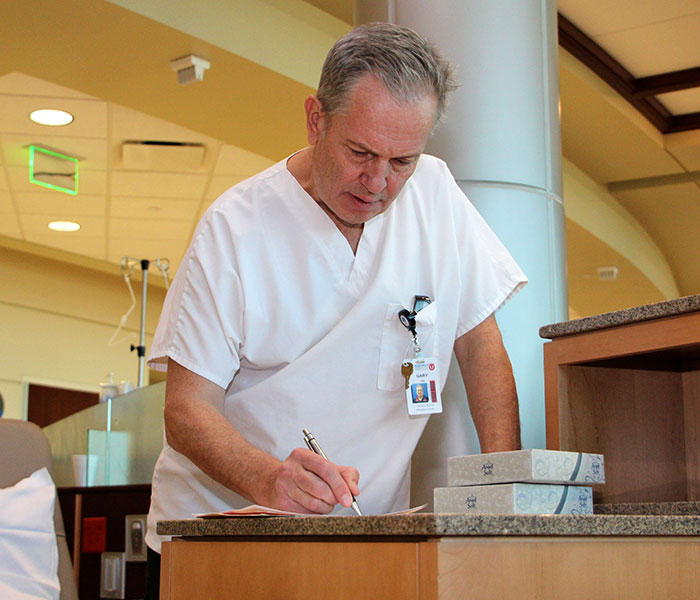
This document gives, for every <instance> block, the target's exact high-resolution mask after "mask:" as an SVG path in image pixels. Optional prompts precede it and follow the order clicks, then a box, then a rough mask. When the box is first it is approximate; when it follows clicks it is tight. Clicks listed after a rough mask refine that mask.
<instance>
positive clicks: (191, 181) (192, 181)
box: [112, 171, 207, 199]
mask: <svg viewBox="0 0 700 600" xmlns="http://www.w3.org/2000/svg"><path fill="white" fill-rule="evenodd" d="M206 182H207V176H206V175H199V174H186V175H180V174H175V173H144V172H134V171H114V172H113V173H112V194H114V195H115V196H132V197H152V196H157V197H162V198H191V199H199V198H201V197H202V196H203V194H204V187H205V185H206Z"/></svg>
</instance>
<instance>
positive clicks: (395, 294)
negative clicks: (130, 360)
mask: <svg viewBox="0 0 700 600" xmlns="http://www.w3.org/2000/svg"><path fill="white" fill-rule="evenodd" d="M525 282H526V278H525V276H524V275H523V273H522V271H521V270H520V268H519V267H518V266H517V264H516V263H515V262H514V260H513V259H512V257H511V256H510V254H509V253H508V252H507V250H506V249H505V248H504V247H503V245H502V244H501V243H500V241H499V240H498V239H497V238H496V237H495V235H494V233H493V232H492V231H491V229H490V228H489V227H488V226H487V225H486V223H485V222H484V221H483V219H482V218H481V217H480V216H479V214H478V213H477V211H476V210H475V209H474V207H473V206H472V205H471V204H470V203H469V201H468V200H467V199H466V197H465V196H464V194H463V193H462V192H461V190H460V189H459V187H458V186H457V184H456V183H455V181H454V178H453V177H452V175H451V174H450V173H449V171H448V169H447V167H446V165H445V164H444V163H443V162H442V161H440V160H439V159H437V158H434V157H432V156H427V155H423V156H422V157H421V158H420V160H419V163H418V166H417V168H416V171H415V173H414V174H413V175H412V177H411V178H410V179H409V180H408V181H407V183H406V185H405V186H404V188H403V190H402V191H401V193H400V194H399V196H398V197H397V199H396V200H395V202H394V203H393V204H392V205H391V207H390V208H389V209H388V210H387V211H386V212H384V213H383V214H381V215H378V216H376V217H374V218H373V219H371V220H370V221H368V222H367V223H366V224H365V227H364V231H363V233H362V237H361V239H360V243H359V246H358V248H357V253H356V255H354V254H353V252H352V250H351V248H350V245H349V244H348V242H347V240H346V239H345V237H344V236H343V235H342V233H341V232H340V231H339V230H338V228H337V227H336V226H335V224H334V223H333V222H332V221H331V219H330V218H329V217H328V215H326V213H325V212H324V211H323V210H322V209H321V207H319V206H318V204H317V203H316V202H315V201H314V200H313V199H312V198H311V197H310V196H309V195H308V194H307V193H306V192H305V191H304V190H303V188H302V187H301V186H300V185H299V183H298V182H297V181H296V179H295V178H294V177H293V176H292V175H291V173H289V171H288V170H287V168H286V161H282V162H280V163H278V164H276V165H274V166H272V167H270V168H269V169H267V170H266V171H263V172H262V173H260V174H259V175H257V176H255V177H253V178H251V179H248V180H246V181H244V182H242V183H240V184H238V185H236V186H234V187H233V188H231V189H230V190H228V191H227V192H225V193H224V194H223V195H222V196H221V197H220V198H219V199H218V200H217V201H216V202H215V203H214V204H213V205H212V206H211V207H210V209H209V210H208V211H207V213H206V214H205V216H204V218H203V219H202V221H201V222H200V224H199V226H198V228H197V230H196V231H195V235H194V237H193V240H192V243H191V245H190V248H189V249H188V251H187V254H186V256H185V258H184V260H183V262H182V265H181V266H180V268H179V269H178V272H177V275H176V277H175V280H174V282H173V285H172V286H171V287H170V290H169V291H168V295H167V298H166V301H165V305H164V308H163V312H162V315H161V320H160V323H159V325H158V329H157V331H156V335H155V338H154V341H153V344H152V347H151V352H150V356H149V364H150V365H151V366H152V367H153V368H156V369H157V368H160V369H164V368H165V363H166V362H167V357H170V358H172V359H173V360H175V361H176V362H178V363H180V364H181V365H183V366H184V367H186V368H188V369H190V370H191V371H193V372H195V373H197V374H199V375H201V376H203V377H205V378H207V379H209V380H210V381H212V382H214V383H215V384H217V385H219V386H221V387H222V388H225V389H226V395H225V403H224V409H223V411H224V416H225V417H226V418H227V419H228V420H229V421H230V422H231V423H233V424H234V425H235V427H236V428H237V429H238V430H239V431H240V432H241V433H242V435H243V436H244V437H245V438H246V439H247V440H248V441H249V442H250V443H251V444H253V445H255V446H257V447H258V448H260V449H262V450H264V451H266V452H268V453H270V454H272V455H273V456H276V457H277V458H279V459H280V460H283V459H285V458H286V457H287V456H288V455H289V453H290V452H291V451H292V450H293V449H294V448H296V447H303V446H304V442H303V437H302V429H303V428H306V429H309V430H310V431H312V432H313V434H314V435H315V436H316V438H317V439H318V440H319V441H320V443H321V444H322V446H323V449H324V451H325V453H326V454H327V456H328V457H329V459H330V460H332V461H333V462H335V463H337V464H342V465H351V466H354V467H356V468H357V469H358V471H359V472H360V482H359V485H360V489H361V495H360V496H359V497H358V501H359V503H360V506H361V507H362V510H363V513H365V514H380V513H386V512H391V511H394V510H400V509H403V508H406V507H407V505H408V501H409V488H410V485H409V484H410V482H409V468H410V459H411V455H412V453H413V450H414V448H415V446H416V444H417V442H418V439H419V437H420V435H421V433H422V431H423V428H424V426H425V424H426V421H427V416H420V417H409V416H408V412H407V409H406V402H405V396H404V379H403V377H402V375H401V363H402V361H403V359H404V357H405V356H406V355H407V352H409V351H410V342H411V336H410V334H409V332H408V331H407V330H406V329H405V328H404V327H403V325H401V323H400V322H399V319H398V316H397V315H398V312H399V310H401V308H403V307H406V308H408V309H410V308H411V307H412V305H413V299H414V296H416V295H427V296H430V297H431V298H432V299H433V302H432V304H430V305H428V306H427V307H426V308H424V309H423V310H422V311H420V312H419V313H418V315H417V324H418V326H417V329H418V334H419V338H420V342H421V345H422V347H423V354H424V355H425V356H432V357H434V358H435V359H436V361H437V363H438V370H439V373H440V388H441V389H442V386H443V385H444V383H445V380H446V377H447V370H448V367H449V364H450V357H451V354H452V349H453V345H454V341H455V339H456V338H458V337H459V336H461V335H462V334H464V333H466V332H467V331H469V330H470V329H471V328H473V327H474V326H475V325H477V324H479V323H480V322H481V321H483V320H484V319H485V318H486V317H488V316H489V315H491V314H492V313H493V312H494V311H495V310H496V309H498V308H499V307H500V306H501V305H502V304H503V303H504V302H505V301H506V300H507V299H508V298H509V297H510V296H511V295H512V294H514V293H515V292H516V291H517V290H518V289H519V288H520V287H521V286H522V285H523V284H524V283H525ZM409 356H411V355H410V354H409ZM247 504H250V501H249V500H247V499H245V498H242V497H241V496H239V495H237V494H235V493H233V492H232V491H230V490H228V489H227V488H225V487H224V486H222V485H221V484H219V483H217V482H215V481H214V480H213V479H211V478H210V477H208V476H207V475H205V474H204V473H203V472H202V471H200V470H199V469H198V468H197V467H196V466H195V465H194V464H193V463H192V462H190V461H189V460H188V459H187V458H185V457H184V456H183V455H181V454H179V453H178V452H176V451H174V450H173V449H172V448H170V447H169V446H168V444H167V442H165V446H164V449H163V452H162V453H161V456H160V457H159V459H158V462H157V464H156V467H155V473H154V478H153V496H152V503H151V511H150V514H149V523H148V533H147V542H148V545H149V546H150V547H152V548H154V549H155V550H157V551H160V540H159V539H158V536H156V535H155V522H156V521H157V520H160V519H179V518H189V517H190V516H191V515H192V514H193V513H200V512H210V511H220V510H225V509H228V508H231V507H241V506H245V505H247ZM341 510H342V511H347V510H348V509H341Z"/></svg>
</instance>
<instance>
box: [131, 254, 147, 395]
mask: <svg viewBox="0 0 700 600" xmlns="http://www.w3.org/2000/svg"><path fill="white" fill-rule="evenodd" d="M150 264H151V261H150V260H148V259H147V258H144V259H143V260H141V271H142V272H143V283H142V284H141V331H140V333H139V345H138V346H134V345H133V344H131V351H132V352H133V351H134V350H136V354H137V355H138V357H139V374H138V380H137V383H136V385H137V387H143V371H144V367H145V365H146V296H147V294H148V267H149V266H150Z"/></svg>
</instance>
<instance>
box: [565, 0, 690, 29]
mask: <svg viewBox="0 0 700 600" xmlns="http://www.w3.org/2000/svg"><path fill="white" fill-rule="evenodd" d="M557 9H558V10H559V12H561V13H562V14H563V15H564V16H565V17H566V18H567V19H569V21H572V22H573V23H574V24H575V25H576V26H577V27H578V28H579V29H583V30H584V31H585V32H587V33H588V35H589V36H593V35H601V34H604V33H611V32H616V31H624V30H627V29H633V28H637V27H642V26H644V25H649V24H650V23H657V22H659V21H666V20H669V19H677V18H678V17H685V16H687V15H693V14H697V13H698V10H699V9H698V2H697V0H664V1H663V2H660V1H659V0H557Z"/></svg>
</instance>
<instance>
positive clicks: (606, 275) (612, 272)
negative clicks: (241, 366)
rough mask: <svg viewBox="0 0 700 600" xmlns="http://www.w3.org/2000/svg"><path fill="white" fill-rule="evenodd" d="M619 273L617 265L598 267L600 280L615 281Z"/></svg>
mask: <svg viewBox="0 0 700 600" xmlns="http://www.w3.org/2000/svg"><path fill="white" fill-rule="evenodd" d="M617 274H618V269H617V267H598V279H599V280H600V281H615V280H616V279H617Z"/></svg>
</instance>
